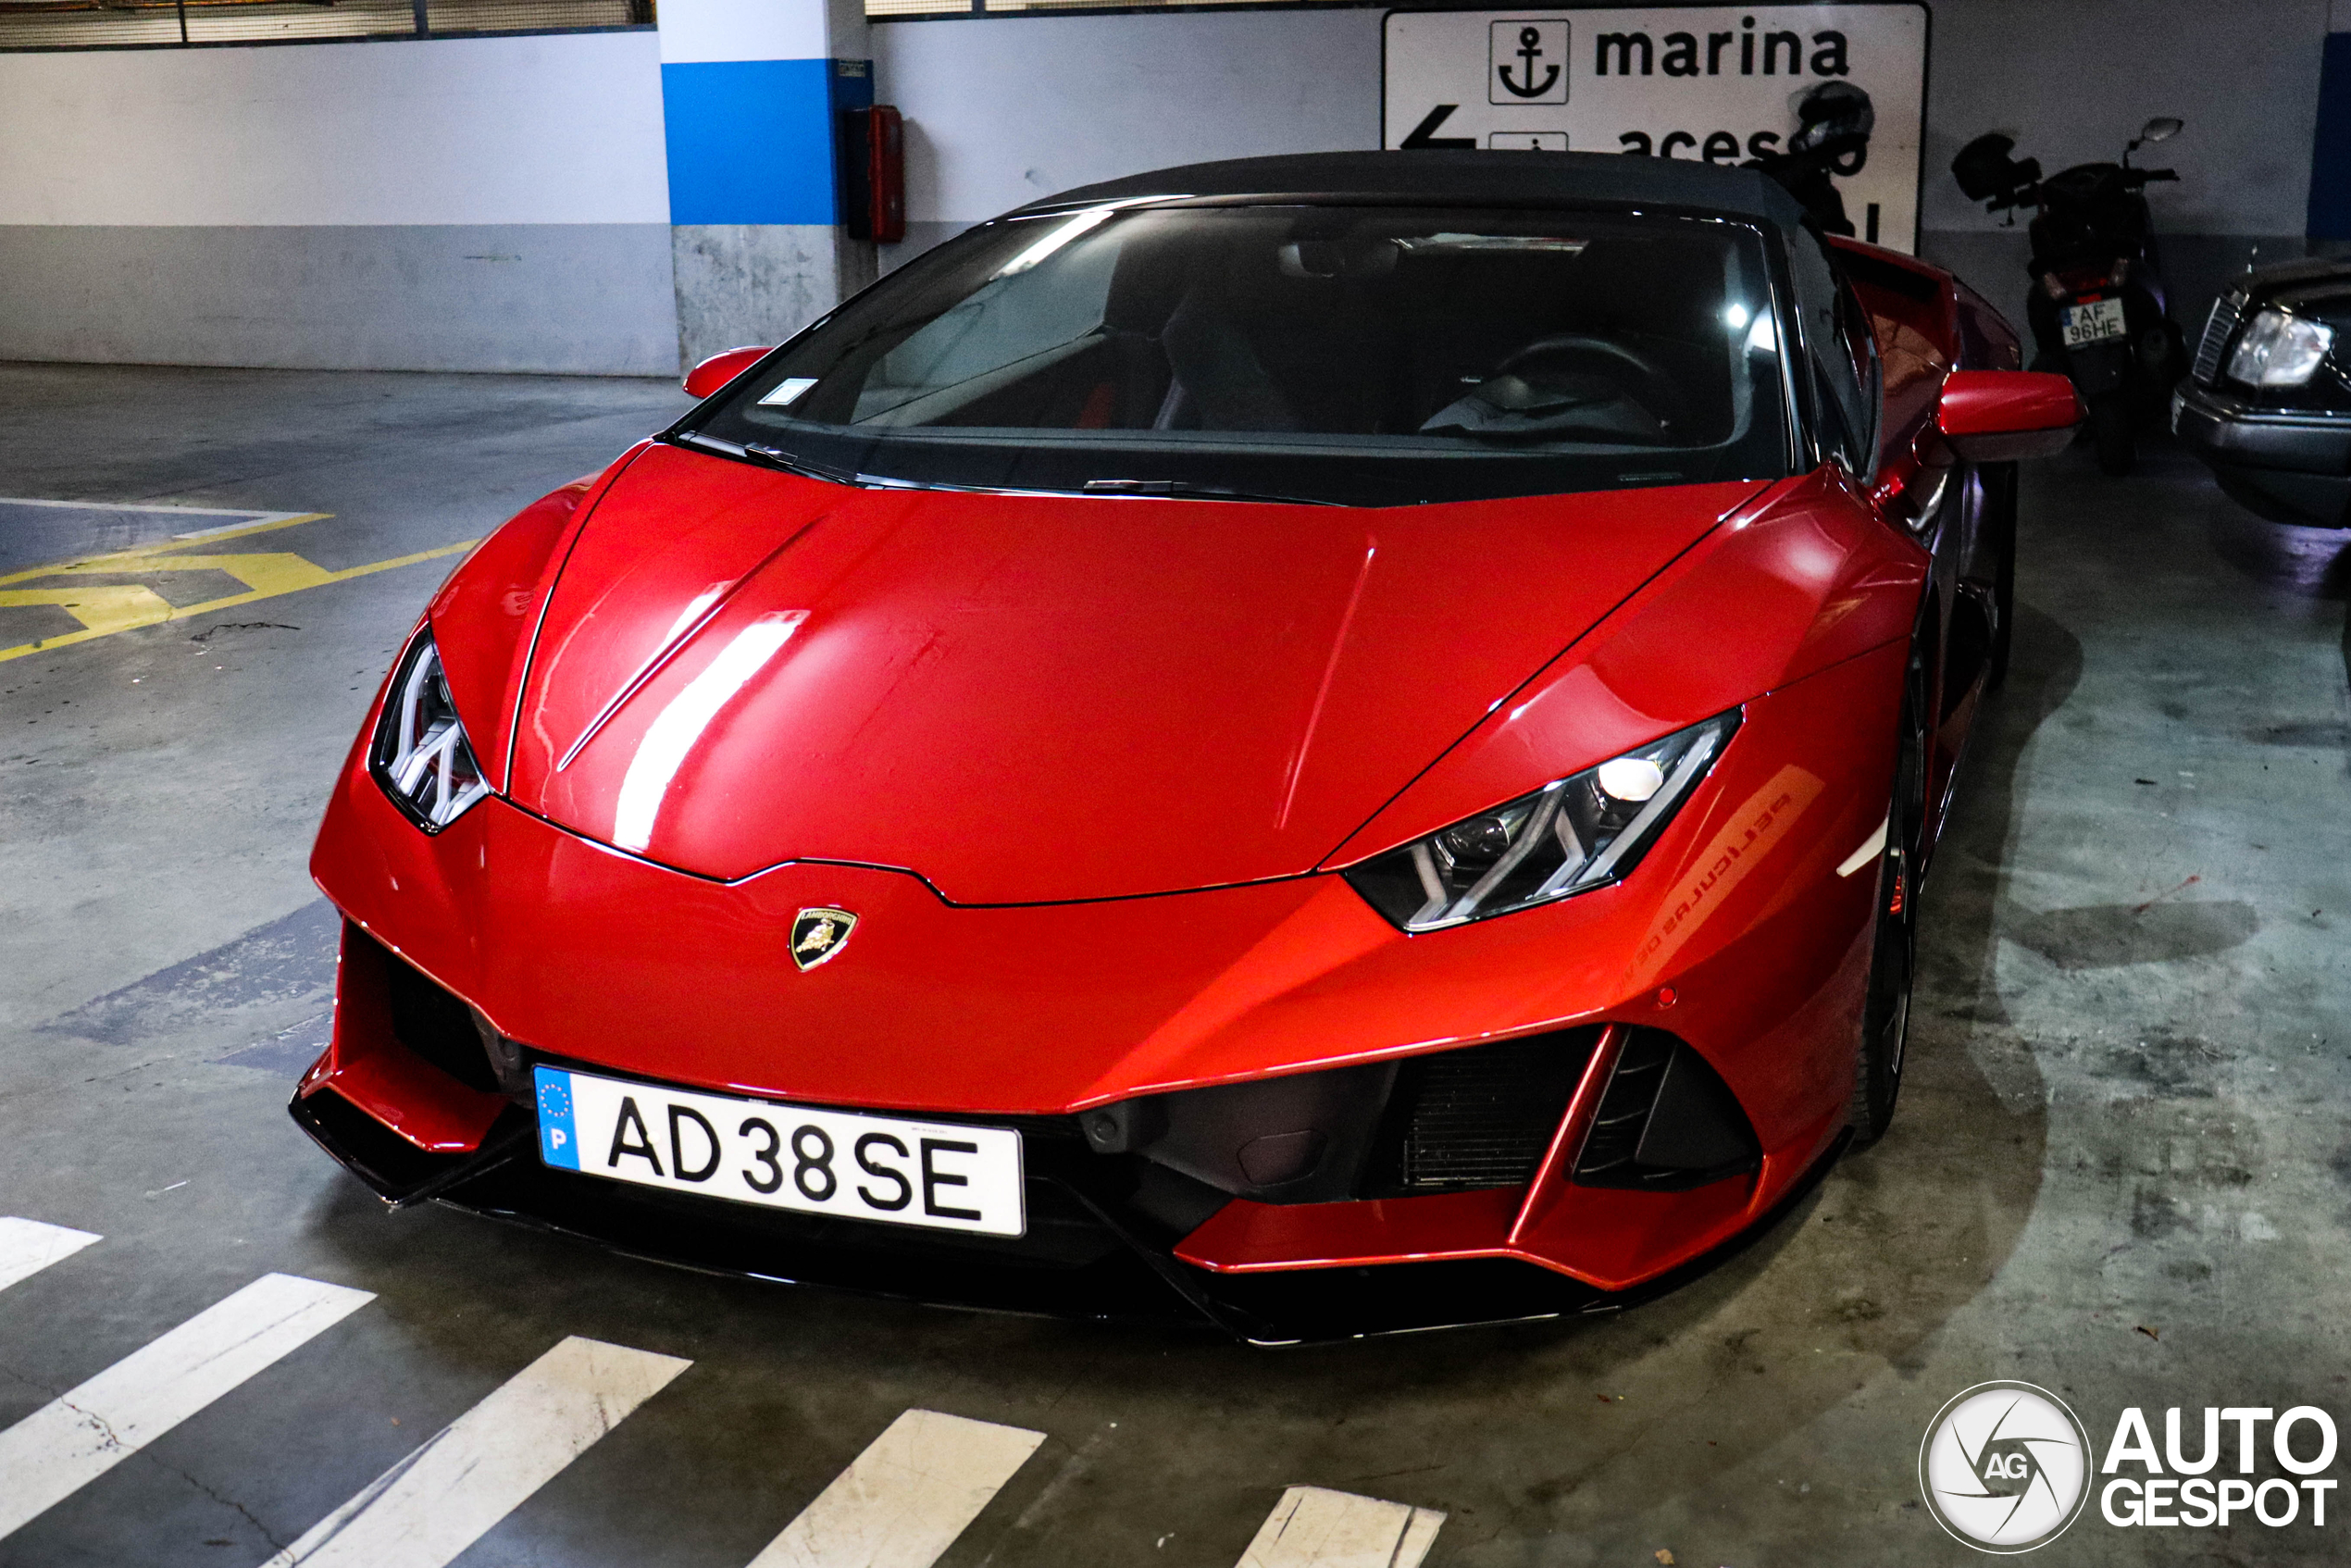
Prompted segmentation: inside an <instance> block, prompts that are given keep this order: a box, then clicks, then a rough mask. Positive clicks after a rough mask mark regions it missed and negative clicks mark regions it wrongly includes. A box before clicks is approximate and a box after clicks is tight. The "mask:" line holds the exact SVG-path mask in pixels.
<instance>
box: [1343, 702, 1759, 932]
mask: <svg viewBox="0 0 2351 1568" xmlns="http://www.w3.org/2000/svg"><path fill="white" fill-rule="evenodd" d="M1738 727H1739V713H1738V710H1737V709H1735V708H1734V709H1732V710H1731V711H1730V712H1729V713H1726V714H1718V715H1717V716H1714V717H1712V718H1710V719H1708V720H1706V721H1705V722H1704V723H1702V724H1694V725H1692V726H1690V727H1689V728H1687V729H1679V730H1676V731H1674V732H1673V734H1671V735H1668V736H1666V737H1665V738H1664V739H1663V740H1653V741H1651V742H1650V743H1649V744H1648V745H1646V746H1642V747H1639V748H1637V749H1636V750H1634V751H1630V752H1627V753H1624V754H1623V756H1620V757H1611V758H1610V759H1609V760H1608V761H1607V762H1604V763H1601V764H1600V765H1598V766H1597V767H1587V768H1586V769H1585V770H1584V771H1583V772H1581V773H1577V774H1573V775H1570V776H1569V777H1568V778H1562V779H1560V780H1559V781H1558V782H1556V783H1553V784H1547V785H1545V786H1544V787H1543V788H1542V789H1540V790H1536V791H1535V792H1534V793H1533V794H1531V795H1521V796H1520V797H1519V798H1518V799H1516V800H1514V801H1511V802H1508V803H1504V804H1502V805H1499V806H1496V807H1495V808H1494V809H1493V810H1491V811H1482V812H1479V813H1478V814H1477V815H1475V816H1471V817H1465V818H1463V819H1462V821H1459V822H1456V823H1454V824H1453V825H1452V826H1451V827H1449V828H1438V829H1437V831H1436V832H1434V833H1431V834H1429V835H1428V836H1427V837H1426V838H1424V839H1415V840H1412V842H1411V843H1409V844H1405V845H1402V846H1400V847H1399V848H1397V849H1393V850H1390V851H1388V852H1387V853H1386V854H1381V855H1375V856H1374V857H1373V858H1372V859H1370V860H1367V861H1363V862H1362V863H1361V864H1360V865H1353V866H1350V867H1349V868H1348V870H1347V872H1346V877H1347V880H1348V881H1349V882H1350V884H1352V885H1353V887H1354V889H1355V890H1356V891H1357V892H1359V893H1361V894H1362V895H1363V897H1364V898H1365V899H1366V900H1368V901H1369V902H1370V903H1371V905H1372V907H1373V908H1374V909H1376V910H1378V911H1379V912H1380V913H1381V914H1382V915H1386V916H1387V918H1388V919H1389V920H1390V921H1392V922H1394V923H1395V924H1396V925H1397V926H1398V927H1401V928H1402V929H1404V930H1407V931H1434V930H1438V929H1441V928H1442V927H1447V926H1459V925H1462V924H1463V923H1464V922H1467V921H1471V920H1484V919H1486V918H1487V917H1489V916H1491V915H1508V914H1510V913H1511V911H1512V910H1519V909H1528V908H1532V907H1533V906H1534V905H1536V904H1538V903H1549V902H1551V901H1552V900H1554V899H1563V898H1568V897H1571V896H1573V895H1574V894H1576V893H1582V892H1589V891H1590V890H1592V889H1594V888H1601V887H1606V886H1608V885H1609V884H1611V883H1613V882H1617V881H1621V880H1623V878H1624V877H1626V876H1627V875H1629V874H1630V873H1631V871H1632V869H1633V867H1634V866H1636V865H1639V864H1640V860H1641V856H1642V855H1643V854H1645V853H1647V852H1648V847H1649V845H1651V844H1652V843H1655V842H1656V841H1657V836H1658V835H1659V834H1660V833H1662V832H1663V831H1664V830H1665V825H1666V824H1667V823H1669V822H1671V821H1673V814H1674V813H1675V812H1677V811H1679V810H1680V809H1681V808H1682V805H1683V803H1685V802H1686V801H1687V800H1688V799H1689V798H1690V795H1691V793H1692V791H1694V790H1696V789H1697V788H1698V782H1699V780H1701V779H1703V778H1705V777H1706V775H1707V773H1708V771H1709V770H1710V769H1711V768H1712V767H1713V765H1714V763H1715V761H1716V759H1717V758H1719V757H1720V756H1721V755H1722V754H1723V747H1724V746H1725V745H1727V744H1728V743H1729V741H1730V739H1731V735H1732V733H1733V732H1734V731H1735V730H1736V729H1737V728H1738Z"/></svg>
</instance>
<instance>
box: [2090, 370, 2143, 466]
mask: <svg viewBox="0 0 2351 1568" xmlns="http://www.w3.org/2000/svg"><path fill="white" fill-rule="evenodd" d="M2090 443H2091V445H2092V446H2093V447H2094V448H2095V449H2096V452H2097V454H2098V471H2099V472H2100V473H2102V474H2111V475H2113V476H2114V477H2115V478H2117V479H2120V478H2121V476H2123V475H2124V474H2127V473H2129V472H2130V471H2131V467H2132V465H2133V464H2134V463H2136V462H2137V461H2138V455H2139V454H2138V445H2137V442H2136V440H2135V439H2134V437H2133V434H2132V430H2131V394H2130V392H2129V391H2128V390H2126V389H2122V388H2117V389H2116V390H2115V391H2113V392H2100V393H2098V395H2097V396H2096V397H2094V398H2092V399H2090Z"/></svg>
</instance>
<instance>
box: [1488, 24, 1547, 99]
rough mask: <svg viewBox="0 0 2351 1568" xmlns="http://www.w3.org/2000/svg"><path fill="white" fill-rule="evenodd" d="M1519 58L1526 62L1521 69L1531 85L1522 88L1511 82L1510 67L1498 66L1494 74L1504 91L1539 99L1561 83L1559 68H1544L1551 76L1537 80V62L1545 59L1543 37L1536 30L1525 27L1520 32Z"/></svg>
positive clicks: (1522, 96)
mask: <svg viewBox="0 0 2351 1568" xmlns="http://www.w3.org/2000/svg"><path fill="white" fill-rule="evenodd" d="M1518 57H1519V58H1520V59H1521V60H1522V61H1524V66H1523V67H1522V70H1523V71H1524V75H1525V77H1526V81H1527V82H1528V83H1529V85H1527V86H1524V87H1521V86H1520V85H1519V84H1518V83H1517V82H1515V81H1511V68H1510V67H1508V66H1497V67H1495V68H1494V74H1495V75H1497V76H1499V77H1500V78H1501V79H1502V88H1503V91H1505V92H1507V93H1511V94H1513V95H1515V96H1517V97H1521V98H1539V97H1541V96H1542V95H1543V94H1544V93H1549V91H1550V90H1551V88H1552V86H1553V84H1554V83H1556V82H1557V81H1559V79H1560V68H1559V67H1557V66H1546V67H1544V69H1545V70H1546V71H1548V72H1549V75H1547V76H1545V77H1544V78H1543V80H1542V81H1536V80H1535V62H1536V61H1537V60H1539V59H1541V58H1542V57H1543V35H1542V33H1541V32H1539V31H1536V29H1534V28H1531V27H1523V28H1520V29H1519V30H1518Z"/></svg>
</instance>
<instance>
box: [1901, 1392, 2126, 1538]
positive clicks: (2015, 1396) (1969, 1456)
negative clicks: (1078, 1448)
mask: <svg viewBox="0 0 2351 1568" xmlns="http://www.w3.org/2000/svg"><path fill="white" fill-rule="evenodd" d="M1919 1490H1920V1491H1921V1492H1922V1493H1923V1494H1924V1495H1925V1498H1926V1506H1927V1509H1928V1511H1929V1512H1932V1513H1933V1514H1934V1521H1935V1523H1936V1524H1940V1525H1942V1526H1943V1528H1944V1529H1946V1530H1947V1531H1949V1532H1950V1533H1951V1534H1952V1535H1953V1536H1954V1537H1958V1538H1959V1540H1961V1541H1963V1542H1965V1543H1966V1544H1967V1545H1969V1546H1972V1547H1973V1548H1975V1549H1977V1550H1978V1551H1988V1552H1997V1553H2013V1552H2021V1551H2031V1550H2033V1549H2034V1548H2035V1547H2044V1546H2046V1545H2048V1544H2049V1543H2050V1542H2051V1541H2053V1540H2055V1539H2057V1538H2058V1537H2059V1536H2061V1535H2063V1534H2064V1533H2065V1530H2066V1526H2068V1525H2069V1524H2072V1523H2073V1521H2074V1520H2076V1519H2078V1518H2080V1517H2081V1514H2082V1507H2083V1505H2084V1503H2086V1502H2087V1501H2088V1500H2089V1497H2090V1437H2089V1434H2088V1433H2087V1432H2086V1431H2084V1429H2083V1426H2082V1423H2081V1421H2080V1420H2079V1419H2078V1418H2077V1417H2076V1416H2075V1415H2074V1413H2073V1412H2072V1411H2071V1410H2070V1409H2068V1408H2067V1407H2066V1403H2065V1401H2064V1400H2060V1399H2059V1398H2058V1397H2057V1396H2056V1395H2055V1394H2052V1393H2050V1392H2049V1391H2048V1390H2047V1389H2046V1388H2036V1387H2034V1385H2033V1384H2030V1383H2005V1382H2003V1383H1979V1384H1977V1385H1976V1386H1975V1387H1974V1388H1969V1389H1966V1390H1965V1391H1963V1392H1961V1393H1960V1394H1959V1395H1958V1396H1956V1397H1955V1398H1953V1399H1952V1400H1951V1401H1950V1402H1949V1403H1948V1404H1947V1405H1945V1406H1944V1407H1943V1408H1942V1409H1941V1410H1939V1411H1937V1412H1935V1414H1934V1420H1933V1421H1930V1422H1928V1423H1927V1427H1926V1441H1925V1442H1923V1443H1922V1444H1920V1445H1919Z"/></svg>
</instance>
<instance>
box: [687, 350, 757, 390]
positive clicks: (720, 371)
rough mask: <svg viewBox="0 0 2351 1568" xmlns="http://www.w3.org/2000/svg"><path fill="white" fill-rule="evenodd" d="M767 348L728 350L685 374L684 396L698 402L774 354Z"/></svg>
mask: <svg viewBox="0 0 2351 1568" xmlns="http://www.w3.org/2000/svg"><path fill="white" fill-rule="evenodd" d="M775 352H776V351H775V349H774V348H772V347H769V348H730V349H728V351H727V352H726V353H724V354H714V355H711V356H710V357H709V358H708V359H705V360H703V362H702V363H701V364H700V365H697V366H695V367H693V368H692V369H690V370H689V371H687V372H686V395H687V396H688V397H690V398H692V399H694V400H695V401H696V402H700V401H701V400H702V399H703V398H705V397H708V396H709V395H710V394H711V393H713V392H716V391H717V390H718V389H719V388H721V387H723V386H725V385H726V384H727V383H728V382H729V381H731V380H734V379H735V378H736V377H738V376H740V375H741V374H742V373H743V372H744V371H746V370H748V369H750V368H751V367H753V366H754V365H756V364H758V363H759V362H760V361H761V360H763V359H765V358H766V357H767V356H768V355H771V354H773V353H775Z"/></svg>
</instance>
